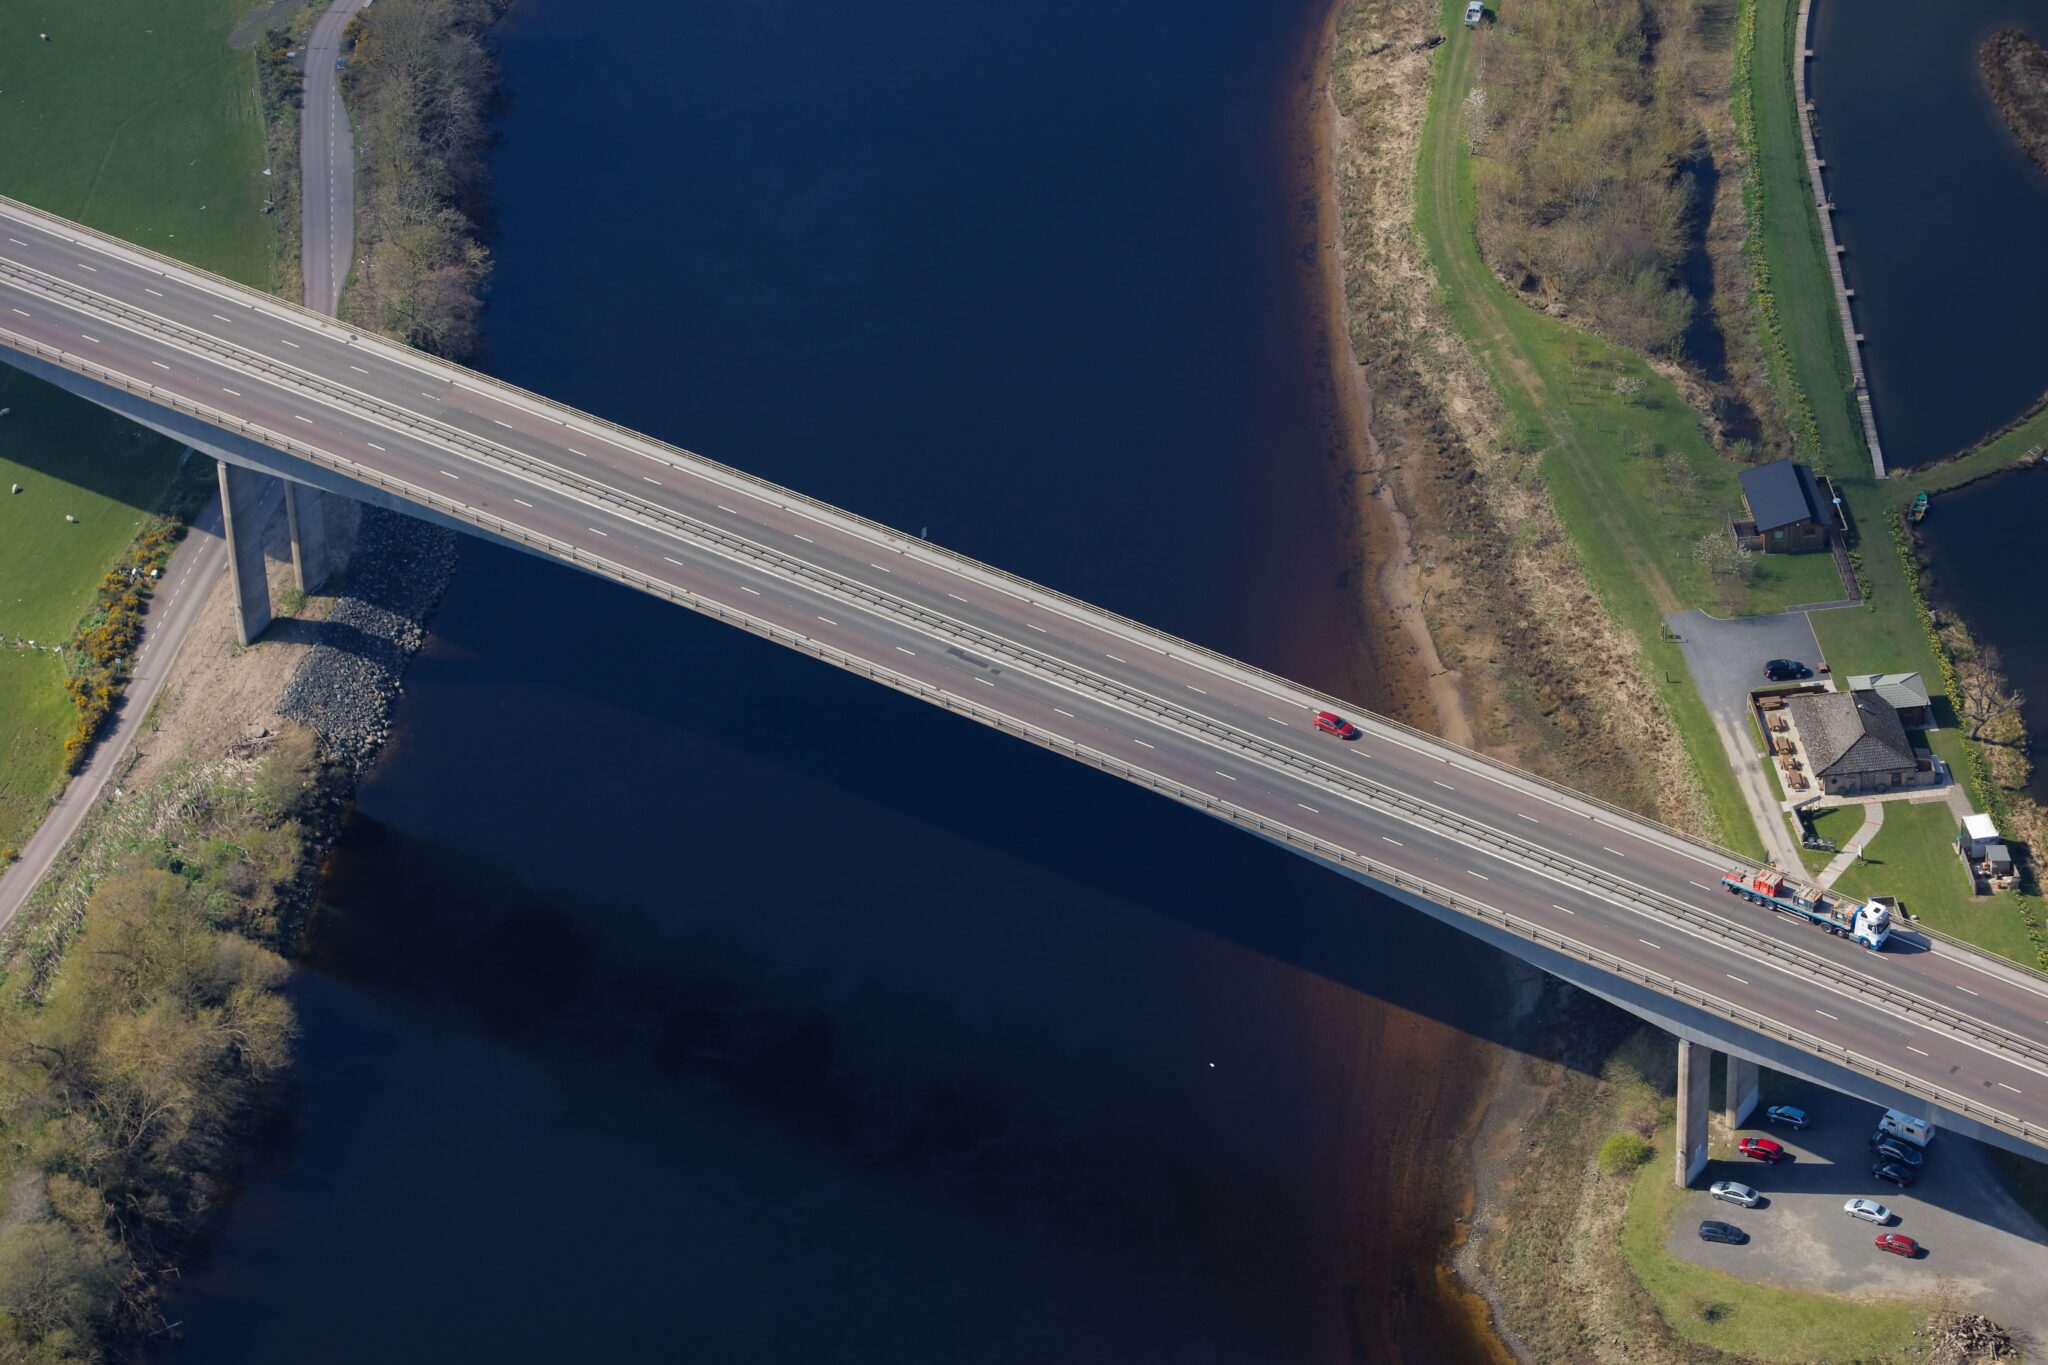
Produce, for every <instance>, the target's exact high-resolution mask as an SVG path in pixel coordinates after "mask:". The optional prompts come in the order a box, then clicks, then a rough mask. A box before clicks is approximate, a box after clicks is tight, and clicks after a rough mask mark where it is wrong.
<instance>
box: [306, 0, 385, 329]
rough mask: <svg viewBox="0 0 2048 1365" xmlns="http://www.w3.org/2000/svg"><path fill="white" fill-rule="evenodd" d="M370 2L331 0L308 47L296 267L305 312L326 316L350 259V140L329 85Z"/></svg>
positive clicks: (334, 86)
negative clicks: (352, 25) (345, 34)
mask: <svg viewBox="0 0 2048 1365" xmlns="http://www.w3.org/2000/svg"><path fill="white" fill-rule="evenodd" d="M368 3H369V0H335V3H334V4H332V5H330V6H328V9H327V12H326V13H325V14H323V15H321V16H320V18H319V19H318V21H316V22H315V23H314V25H313V36H312V38H311V39H309V40H308V41H307V43H306V103H305V107H304V109H302V110H301V111H300V115H299V117H300V124H299V129H300V131H299V191H300V194H299V197H300V200H301V203H302V205H303V208H302V211H301V215H300V218H301V221H300V224H299V234H300V242H299V263H300V269H301V271H302V273H303V274H304V275H305V281H306V306H307V307H308V308H311V309H313V310H314V311H315V312H320V313H332V312H333V311H334V310H335V308H336V306H337V305H338V304H339V303H340V301H341V286H342V284H343V283H344V282H345V281H346V280H347V279H348V266H349V260H350V258H351V257H352V256H354V254H355V249H356V248H355V225H356V217H355V168H356V159H355V139H354V137H353V135H352V134H351V133H350V132H349V126H348V110H347V109H346V108H344V107H343V105H342V102H341V90H340V88H339V84H338V82H337V81H336V80H335V74H334V71H335V68H334V63H335V61H336V60H337V59H338V58H339V57H340V56H341V35H342V31H343V30H344V29H346V28H347V27H348V22H349V20H351V19H353V18H355V16H356V11H358V10H360V9H361V8H362V7H363V6H364V5H366V4H368Z"/></svg>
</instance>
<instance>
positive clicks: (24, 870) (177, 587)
mask: <svg viewBox="0 0 2048 1365" xmlns="http://www.w3.org/2000/svg"><path fill="white" fill-rule="evenodd" d="M227 564H228V553H227V542H226V541H225V540H223V539H221V527H220V500H219V499H218V498H216V499H214V500H213V501H212V502H210V503H208V504H207V506H206V510H205V511H204V512H202V513H200V515H199V518H198V520H197V522H195V523H194V525H193V527H192V529H191V531H190V532H189V533H188V534H187V535H186V537H185V539H184V541H183V542H182V543H181V544H180V545H179V546H178V548H177V550H176V551H174V552H173V553H172V555H171V562H170V565H169V567H168V568H166V569H165V571H164V576H163V579H162V581H160V582H159V583H158V584H157V589H156V593H155V595H154V596H152V597H151V598H150V602H149V613H148V615H147V616H145V617H144V618H143V626H142V643H141V644H140V645H138V646H137V647H136V650H135V669H134V672H133V673H131V674H130V675H129V679H128V689H127V691H126V692H125V693H123V694H122V698H121V706H120V709H119V710H118V711H116V712H115V713H114V720H113V723H112V724H111V725H109V726H108V727H107V730H106V732H105V733H104V734H102V735H101V737H100V741H99V744H98V745H97V746H96V747H95V748H94V749H93V754H92V758H91V759H90V760H88V761H87V763H86V766H85V768H84V770H83V771H82V772H80V773H79V774H78V775H77V776H76V777H74V778H72V779H71V781H70V783H69V784H68V785H67V786H66V787H65V788H64V792H63V794H62V795H61V796H59V797H58V798H57V804H56V805H54V806H52V807H51V808H50V813H49V815H48V816H47V817H45V818H44V820H43V823H42V824H41V825H39V826H37V827H36V832H35V833H34V834H31V835H30V836H29V838H28V842H27V843H26V844H24V845H23V846H22V850H21V858H20V860H19V861H17V862H16V863H15V864H14V865H13V866H12V867H9V868H7V869H6V870H5V871H4V872H0V929H5V928H6V927H7V926H8V925H10V924H12V923H13V922H14V917H15V916H16V915H17V914H19V913H20V912H21V907H22V906H23V905H24V904H26V903H27V901H28V898H29V893H31V892H32V891H34V890H35V889H36V886H37V885H38V884H39V883H40V882H41V881H42V879H43V877H44V876H45V875H46V874H47V873H48V872H49V870H50V868H51V867H52V866H54V865H55V863H56V861H57V858H58V856H59V855H60V854H62V853H63V852H64V849H65V847H66V846H67V845H68V844H70V842H71V836H72V835H74V834H76V833H77V832H78V826H79V824H80V823H81V822H83V821H84V819H85V816H86V812H87V811H90V810H91V809H92V806H93V802H95V801H97V800H98V799H99V795H100V793H101V792H102V791H104V790H106V786H107V783H108V782H109V781H111V780H112V778H113V775H114V772H115V770H116V769H118V768H119V767H120V766H121V762H122V760H123V759H124V758H126V756H127V753H128V748H129V745H130V744H132V743H133V742H134V739H135V736H136V734H137V733H138V732H139V731H140V730H141V728H142V720H143V717H145V716H147V715H148V714H149V708H150V706H151V705H152V704H153V703H154V702H155V701H156V698H157V693H158V692H160V691H162V690H163V685H164V679H165V678H167V677H168V676H169V675H170V672H171V665H172V664H174V663H175V662H177V658H178V651H179V650H180V649H181V648H183V647H184V644H185V637H186V636H187V635H189V634H191V632H192V623H193V622H194V621H196V620H198V619H199V609H200V608H201V607H203V606H205V605H206V595H207V593H208V592H209V591H211V590H212V588H213V585H214V583H215V581H216V580H218V579H219V578H220V575H221V571H222V570H223V569H225V568H227Z"/></svg>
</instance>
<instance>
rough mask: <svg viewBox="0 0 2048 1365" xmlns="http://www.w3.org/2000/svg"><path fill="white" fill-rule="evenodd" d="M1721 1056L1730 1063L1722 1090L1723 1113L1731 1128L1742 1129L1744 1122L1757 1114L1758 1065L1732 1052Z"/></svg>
mask: <svg viewBox="0 0 2048 1365" xmlns="http://www.w3.org/2000/svg"><path fill="white" fill-rule="evenodd" d="M1721 1055H1722V1056H1723V1057H1725V1058H1726V1059H1727V1062H1728V1069H1727V1073H1726V1080H1725V1081H1724V1082H1723V1084H1722V1088H1721V1113H1722V1116H1723V1117H1725V1118H1726V1119H1727V1120H1728V1126H1729V1127H1730V1128H1740V1127H1741V1126H1742V1123H1743V1120H1745V1119H1747V1118H1748V1117H1749V1116H1750V1115H1751V1114H1753V1113H1755V1112H1756V1088H1757V1065H1756V1063H1755V1062H1751V1061H1745V1060H1743V1059H1742V1058H1740V1057H1738V1056H1736V1055H1735V1054H1734V1053H1732V1052H1726V1053H1723V1054H1721Z"/></svg>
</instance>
